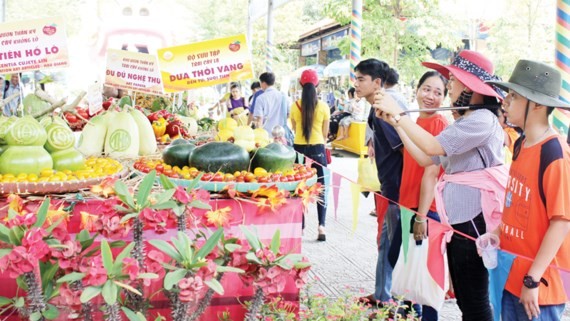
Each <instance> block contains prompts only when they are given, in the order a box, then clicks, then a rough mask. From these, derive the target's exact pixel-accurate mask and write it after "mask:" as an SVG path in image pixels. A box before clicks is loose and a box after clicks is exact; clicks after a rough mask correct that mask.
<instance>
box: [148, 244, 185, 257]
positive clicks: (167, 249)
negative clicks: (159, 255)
mask: <svg viewBox="0 0 570 321" xmlns="http://www.w3.org/2000/svg"><path fill="white" fill-rule="evenodd" d="M148 242H149V243H150V245H152V246H154V247H156V248H157V249H159V250H160V251H162V252H163V253H164V254H166V255H168V256H170V258H172V259H173V260H175V261H176V262H182V255H180V253H178V252H177V251H176V249H175V248H174V247H172V245H170V244H169V243H168V242H166V241H164V240H150V241H148Z"/></svg>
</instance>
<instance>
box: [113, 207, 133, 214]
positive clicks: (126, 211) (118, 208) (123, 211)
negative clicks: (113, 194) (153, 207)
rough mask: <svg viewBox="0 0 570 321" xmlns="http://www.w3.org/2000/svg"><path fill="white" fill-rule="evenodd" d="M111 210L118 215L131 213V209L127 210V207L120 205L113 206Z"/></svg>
mask: <svg viewBox="0 0 570 321" xmlns="http://www.w3.org/2000/svg"><path fill="white" fill-rule="evenodd" d="M113 208H114V209H115V211H117V212H119V213H128V212H132V211H133V208H130V207H129V208H127V207H124V206H122V205H115V206H113Z"/></svg>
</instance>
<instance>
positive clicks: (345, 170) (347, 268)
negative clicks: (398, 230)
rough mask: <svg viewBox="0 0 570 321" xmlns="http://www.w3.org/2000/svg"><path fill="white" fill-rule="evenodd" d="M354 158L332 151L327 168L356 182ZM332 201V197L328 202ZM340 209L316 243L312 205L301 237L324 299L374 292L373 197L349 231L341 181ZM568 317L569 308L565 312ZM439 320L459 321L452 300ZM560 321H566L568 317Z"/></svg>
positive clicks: (348, 204)
mask: <svg viewBox="0 0 570 321" xmlns="http://www.w3.org/2000/svg"><path fill="white" fill-rule="evenodd" d="M335 155H338V156H337V157H335ZM357 160H358V159H357V158H356V156H355V155H353V154H350V153H345V152H342V151H336V150H335V151H333V161H332V164H331V165H329V168H330V169H331V170H332V171H335V172H337V173H340V174H341V175H343V176H344V177H347V178H349V179H352V180H353V181H356V179H357V175H358V174H357V173H358V169H357ZM330 199H332V194H331V195H330V196H329V200H330ZM339 203H340V206H339V210H338V212H337V218H336V219H335V216H334V211H333V210H332V208H329V210H328V213H327V224H326V225H327V231H326V232H327V241H326V242H317V241H316V238H317V225H318V223H317V218H316V207H315V206H312V207H311V209H310V212H309V215H307V216H306V219H307V221H306V228H305V232H304V236H303V253H305V254H306V255H307V256H308V257H309V259H310V261H311V262H312V263H313V268H312V269H311V274H310V275H311V278H312V279H313V281H314V282H313V283H314V286H313V289H312V290H313V291H314V292H315V293H321V294H324V295H326V296H331V297H336V296H340V295H341V294H343V293H346V292H347V291H349V292H354V293H360V294H369V293H371V291H372V290H373V289H374V272H375V268H376V260H377V249H376V229H377V226H376V225H377V224H376V218H375V217H372V216H370V215H369V212H370V211H371V210H372V209H373V207H374V206H373V204H374V201H373V198H372V196H370V197H368V198H365V197H364V196H362V195H361V196H360V207H359V211H358V226H357V228H356V231H355V232H354V233H353V232H352V196H351V192H350V185H349V182H348V181H346V180H342V184H341V192H340V197H339ZM360 294H357V295H360ZM566 312H567V313H566V315H568V308H567V311H566ZM440 320H443V321H452V320H453V321H455V320H461V313H460V311H459V309H458V308H457V305H456V304H455V301H454V300H449V301H447V302H446V303H445V305H444V307H443V310H442V312H441V314H440ZM563 320H566V321H569V320H570V317H568V316H567V317H565V318H564V319H563Z"/></svg>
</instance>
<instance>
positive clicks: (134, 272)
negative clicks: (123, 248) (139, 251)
mask: <svg viewBox="0 0 570 321" xmlns="http://www.w3.org/2000/svg"><path fill="white" fill-rule="evenodd" d="M123 274H128V275H129V279H131V281H134V280H136V279H137V277H138V276H139V264H138V262H137V260H135V259H133V258H130V257H126V258H124V259H123Z"/></svg>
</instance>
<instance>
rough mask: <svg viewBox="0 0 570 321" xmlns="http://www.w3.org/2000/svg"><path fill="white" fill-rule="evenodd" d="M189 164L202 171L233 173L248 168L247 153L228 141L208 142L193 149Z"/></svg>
mask: <svg viewBox="0 0 570 321" xmlns="http://www.w3.org/2000/svg"><path fill="white" fill-rule="evenodd" d="M189 165H190V166H191V167H196V168H197V169H198V170H200V171H204V172H217V171H220V172H224V173H234V172H236V171H243V170H247V169H248V166H249V153H248V152H247V151H246V150H245V149H244V148H243V147H240V146H238V145H235V144H232V143H229V142H210V143H207V144H204V145H202V146H199V147H196V149H194V151H193V152H192V154H191V155H190V164H189Z"/></svg>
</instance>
